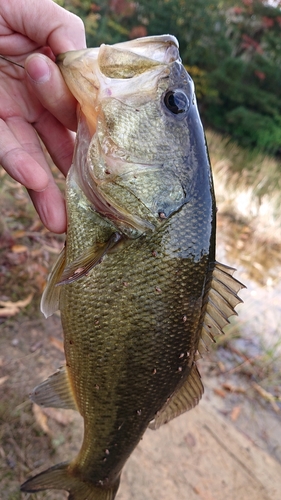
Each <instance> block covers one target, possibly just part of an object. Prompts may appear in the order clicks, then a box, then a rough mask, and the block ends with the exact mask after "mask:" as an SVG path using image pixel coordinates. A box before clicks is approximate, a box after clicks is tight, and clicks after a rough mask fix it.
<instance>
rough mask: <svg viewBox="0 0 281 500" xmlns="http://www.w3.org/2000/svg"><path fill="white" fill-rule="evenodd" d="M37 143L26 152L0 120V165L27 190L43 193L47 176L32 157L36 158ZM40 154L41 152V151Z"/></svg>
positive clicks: (46, 183)
mask: <svg viewBox="0 0 281 500" xmlns="http://www.w3.org/2000/svg"><path fill="white" fill-rule="evenodd" d="M38 149H41V148H40V146H38V139H37V143H35V144H34V145H33V151H32V147H31V146H30V148H29V151H26V150H25V149H24V148H23V147H22V145H21V143H20V142H19V141H18V139H17V138H16V137H15V135H14V134H13V132H12V131H11V130H10V129H9V127H8V126H7V125H6V123H5V122H4V120H1V119H0V163H1V165H2V166H3V167H4V169H5V170H6V171H7V172H8V174H9V175H10V176H11V177H13V179H15V180H16V181H18V182H20V183H21V184H23V185H24V186H25V187H27V188H29V189H33V190H35V191H43V190H44V189H46V187H47V186H48V183H49V176H48V175H47V173H46V171H45V170H44V168H42V166H41V165H40V163H38V162H37V161H36V159H35V157H34V153H35V156H37V157H38V153H39V151H38ZM41 153H42V151H41Z"/></svg>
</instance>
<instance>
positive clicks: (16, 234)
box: [12, 229, 26, 239]
mask: <svg viewBox="0 0 281 500" xmlns="http://www.w3.org/2000/svg"><path fill="white" fill-rule="evenodd" d="M25 234H26V233H25V231H24V230H23V229H17V230H16V231H13V232H12V236H13V238H15V239H18V238H23V237H24V236H25Z"/></svg>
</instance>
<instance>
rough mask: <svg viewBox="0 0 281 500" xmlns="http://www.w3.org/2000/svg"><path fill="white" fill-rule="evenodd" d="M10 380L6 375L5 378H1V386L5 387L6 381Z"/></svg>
mask: <svg viewBox="0 0 281 500" xmlns="http://www.w3.org/2000/svg"><path fill="white" fill-rule="evenodd" d="M8 378H9V376H8V375H5V377H1V378H0V385H3V384H4V383H5V382H6V380H8Z"/></svg>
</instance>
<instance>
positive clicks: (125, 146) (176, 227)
mask: <svg viewBox="0 0 281 500" xmlns="http://www.w3.org/2000/svg"><path fill="white" fill-rule="evenodd" d="M58 63H59V65H60V68H61V71H62V74H63V76H64V78H65V80H66V83H67V85H68V86H69V88H70V90H71V91H72V92H73V95H74V96H75V97H76V98H77V100H78V101H79V103H80V110H79V126H78V132H77V139H76V148H75V153H74V157H73V164H72V167H71V169H70V172H69V174H68V177H67V185H66V202H67V213H68V232H67V239H66V247H65V249H64V250H63V251H62V253H61V255H60V256H59V259H58V261H57V263H56V264H55V266H54V269H53V271H52V273H51V276H50V278H49V281H48V284H47V287H46V289H45V291H44V294H43V297H42V303H41V308H42V311H43V312H44V314H45V315H46V316H49V315H51V314H53V312H54V311H56V310H57V309H60V311H61V320H62V327H63V332H64V348H65V357H66V364H65V366H64V367H61V368H60V369H59V370H58V371H57V372H56V373H55V374H53V375H52V376H50V377H49V378H48V379H47V380H46V381H44V382H42V383H41V384H40V385H39V386H38V387H36V388H35V389H34V391H33V393H32V395H31V398H32V400H33V401H35V402H36V403H37V404H41V405H43V406H44V405H45V406H54V407H63V408H74V409H76V410H78V411H79V412H80V413H81V415H82V417H83V419H84V438H83V443H82V446H81V449H80V451H79V453H78V455H77V456H76V457H75V458H74V459H73V460H71V461H69V462H65V463H62V464H58V465H56V466H54V467H51V468H50V469H48V470H47V471H44V472H42V473H41V474H39V475H37V476H35V477H34V478H31V479H29V480H27V481H26V482H25V483H24V484H23V485H22V487H21V489H22V491H26V492H35V491H40V490H44V489H65V490H66V491H68V492H69V493H70V496H69V499H70V500H113V499H114V498H115V496H116V493H117V490H118V487H119V481H120V475H121V471H122V468H123V466H124V464H125V462H126V460H127V459H128V457H129V456H130V454H131V453H132V452H133V450H134V448H135V447H136V446H137V444H138V442H139V440H140V439H141V438H142V436H143V433H144V432H145V431H146V429H147V428H148V427H150V428H151V429H157V428H158V427H160V426H161V425H163V424H165V423H167V422H169V421H170V420H171V419H173V418H175V417H176V416H178V415H180V414H181V413H183V412H185V411H187V410H190V409H192V408H193V407H194V406H196V404H198V402H199V400H200V398H201V396H202V394H203V385H202V382H201V379H200V375H199V372H198V370H197V367H196V359H197V358H198V356H199V355H200V353H201V352H203V350H204V349H205V346H208V344H209V343H210V342H212V340H213V338H214V336H215V335H217V334H220V333H221V332H222V328H223V326H224V325H225V324H226V323H227V321H228V320H227V318H228V317H229V316H230V315H231V314H234V313H235V311H234V307H235V306H236V304H238V303H239V302H240V299H239V297H238V295H237V292H238V291H239V290H240V288H241V287H242V285H241V283H239V282H238V281H237V280H235V279H234V278H233V277H232V274H233V270H232V269H230V268H228V267H227V266H224V265H222V264H218V263H216V261H215V232H216V206H215V198H214V191H213V182H212V175H211V168H210V163H209V157H208V151H207V146H206V143H205V137H204V132H203V128H202V125H201V122H200V118H199V114H198V110H197V106H196V99H195V94H194V86H193V83H192V80H191V78H190V76H189V75H188V74H187V73H186V71H185V69H184V67H183V65H182V64H181V61H180V58H179V54H178V44H177V41H176V39H175V38H174V37H172V36H170V35H163V36H159V37H148V38H143V39H139V40H134V41H131V42H127V43H126V42H125V43H123V44H117V45H115V46H113V47H109V46H102V47H101V48H100V49H88V50H86V51H78V52H73V53H71V52H70V53H66V54H63V55H61V56H59V58H58ZM128 64H129V66H128ZM89 69H90V71H89Z"/></svg>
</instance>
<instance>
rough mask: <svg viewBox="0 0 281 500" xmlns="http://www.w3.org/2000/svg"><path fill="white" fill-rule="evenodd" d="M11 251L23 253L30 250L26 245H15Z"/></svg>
mask: <svg viewBox="0 0 281 500" xmlns="http://www.w3.org/2000/svg"><path fill="white" fill-rule="evenodd" d="M11 250H12V252H13V253H22V252H27V251H28V248H27V246H25V245H13V246H12V248H11Z"/></svg>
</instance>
